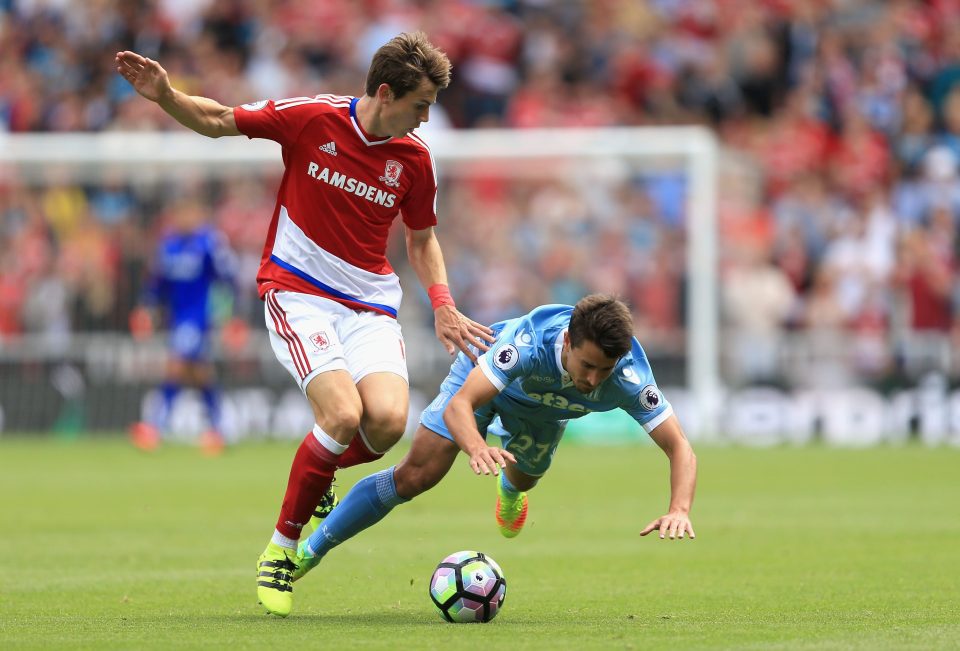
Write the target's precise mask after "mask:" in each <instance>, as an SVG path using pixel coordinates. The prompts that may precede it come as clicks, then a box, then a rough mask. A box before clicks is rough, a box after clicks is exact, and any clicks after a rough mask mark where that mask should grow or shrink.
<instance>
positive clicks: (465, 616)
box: [430, 551, 507, 624]
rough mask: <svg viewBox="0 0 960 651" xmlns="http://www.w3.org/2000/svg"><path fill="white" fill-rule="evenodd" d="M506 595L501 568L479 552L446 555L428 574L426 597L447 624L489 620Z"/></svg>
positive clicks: (501, 604) (497, 610)
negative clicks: (428, 581) (427, 593)
mask: <svg viewBox="0 0 960 651" xmlns="http://www.w3.org/2000/svg"><path fill="white" fill-rule="evenodd" d="M506 596H507V579H506V578H505V577H504V576H503V570H501V569H500V566H499V565H497V562H496V561H495V560H493V559H492V558H490V557H489V556H487V555H486V554H484V553H483V552H474V551H462V552H456V553H455V554H450V555H449V556H447V557H446V558H445V559H443V560H442V561H440V564H439V565H437V569H436V570H434V571H433V576H432V577H430V599H431V600H432V601H433V604H434V605H435V606H436V607H437V610H438V611H440V616H441V617H443V619H445V620H446V621H448V622H451V623H455V624H467V623H482V622H489V621H490V620H491V619H493V618H494V617H496V616H497V613H499V612H500V609H501V608H503V599H504V597H506Z"/></svg>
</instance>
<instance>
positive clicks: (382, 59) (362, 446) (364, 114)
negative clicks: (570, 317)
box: [116, 32, 493, 617]
mask: <svg viewBox="0 0 960 651" xmlns="http://www.w3.org/2000/svg"><path fill="white" fill-rule="evenodd" d="M116 64H117V71H118V72H119V73H120V74H121V75H123V77H124V78H125V79H126V80H127V81H128V82H130V84H131V85H132V86H133V87H134V88H135V89H136V90H137V92H138V93H139V94H140V95H142V96H143V97H145V98H146V99H148V100H150V101H153V102H156V103H157V104H158V105H159V106H160V107H161V108H162V109H163V110H164V111H166V112H167V113H168V114H170V115H171V116H172V117H173V118H175V119H176V120H177V121H178V122H180V123H181V124H182V125H184V126H186V127H188V128H190V129H192V130H194V131H196V132H197V133H200V134H203V135H206V136H210V137H212V138H217V137H220V136H236V135H246V136H248V137H250V138H269V139H270V140H274V141H276V142H278V143H280V145H282V147H283V161H284V166H285V170H284V175H283V180H282V181H281V184H280V189H279V190H278V193H277V203H276V207H275V208H274V212H273V220H272V221H271V223H270V229H269V232H268V233H267V238H266V244H265V245H264V249H263V257H262V259H261V265H260V270H259V273H258V275H257V283H258V286H259V292H260V297H261V298H262V299H263V300H264V302H265V321H266V325H267V330H268V331H269V333H270V341H271V344H272V346H273V350H274V352H275V353H276V355H277V358H278V359H279V360H280V362H281V363H282V364H283V365H284V366H285V367H286V368H287V370H288V371H289V372H290V374H291V375H292V376H293V377H294V379H295V380H296V381H297V383H298V384H299V385H300V387H301V389H302V390H303V391H304V393H305V394H306V396H307V399H308V400H309V402H310V406H311V407H312V408H313V413H314V418H315V422H316V424H315V425H314V428H313V431H312V432H310V433H308V434H307V436H306V438H304V440H303V443H302V444H301V445H300V447H299V449H298V450H297V453H296V456H295V457H294V459H293V463H292V466H291V468H290V477H289V479H288V483H287V490H286V494H285V495H284V499H283V504H282V506H281V509H280V516H279V518H278V519H277V523H276V529H275V531H274V534H273V537H272V538H271V540H270V543H269V544H268V545H267V548H266V550H265V551H264V552H263V554H262V555H261V556H260V558H259V559H258V561H257V597H258V598H259V600H260V602H261V603H262V604H263V605H264V607H265V608H266V609H267V611H268V612H270V613H272V614H275V615H280V616H282V617H285V616H287V615H288V614H289V613H290V610H291V607H292V601H293V588H292V586H291V581H290V577H291V573H292V572H293V570H294V569H296V546H297V541H298V539H299V538H300V532H301V529H302V528H303V525H304V524H306V523H307V522H308V521H309V519H310V516H311V515H313V513H314V509H315V508H317V505H318V504H320V503H321V500H323V499H324V498H325V497H327V496H328V495H329V493H328V491H329V489H330V485H331V482H332V481H333V476H334V473H335V471H336V469H337V468H338V467H340V468H344V467H347V466H351V465H355V464H357V463H364V462H367V461H372V460H374V459H377V458H379V457H381V456H382V455H383V454H384V453H385V452H386V451H387V450H388V449H389V448H390V447H391V446H392V445H393V444H394V443H396V442H397V441H398V440H399V439H400V437H401V436H402V435H403V432H404V428H405V427H406V422H407V409H408V401H409V392H408V386H407V368H406V360H405V356H404V347H403V337H402V335H401V332H400V326H399V324H398V323H397V320H396V316H397V309H398V308H399V306H400V297H401V289H400V284H399V281H398V278H397V275H396V274H395V273H394V272H393V269H392V268H391V266H390V263H389V262H388V261H387V258H386V246H387V236H388V232H389V228H390V225H391V223H392V222H393V220H394V219H395V218H396V216H397V214H398V213H399V214H401V215H402V216H403V223H404V225H405V227H406V228H405V231H406V244H407V255H408V258H409V260H410V264H411V266H412V267H413V269H414V271H415V272H416V274H417V277H418V278H419V280H420V282H421V283H422V284H423V286H424V287H425V288H426V289H427V292H428V294H429V296H430V299H431V302H432V304H433V308H434V320H435V325H436V333H437V337H438V338H439V339H440V341H441V342H442V343H443V344H444V346H445V347H446V348H447V350H448V352H450V353H451V354H454V353H455V352H456V351H457V349H459V350H461V351H463V352H464V353H465V354H467V355H469V356H470V357H471V358H474V355H473V354H472V353H471V352H470V350H469V348H468V344H471V343H479V344H480V346H481V350H486V348H487V346H486V345H485V344H484V342H485V341H486V342H492V341H493V338H492V336H491V334H490V333H491V331H490V329H489V328H487V327H485V326H483V325H480V324H478V323H476V322H474V321H472V320H470V319H468V318H466V317H464V316H463V315H462V314H460V312H458V311H457V309H456V306H455V305H454V302H453V300H452V298H451V297H450V292H449V289H448V288H447V277H446V269H445V266H444V262H443V255H442V253H441V250H440V245H439V243H438V241H437V238H436V235H435V234H434V230H433V227H434V226H435V225H436V223H437V217H436V193H437V177H436V172H435V170H434V164H433V158H432V156H431V153H430V149H429V147H428V146H427V145H426V143H424V141H423V140H422V138H421V137H420V136H419V135H418V134H417V133H416V131H415V129H416V128H417V127H418V126H419V125H420V124H421V123H423V122H426V121H427V120H428V118H429V114H430V106H431V105H432V104H434V103H435V102H436V101H437V93H438V92H439V91H440V89H442V88H445V87H446V86H447V85H448V84H449V82H450V61H449V60H448V59H447V57H446V55H445V54H444V53H443V52H442V51H440V50H438V49H437V48H436V47H434V46H433V45H432V44H431V43H430V42H429V41H428V40H427V38H426V36H425V35H424V34H423V33H422V32H417V33H412V34H400V35H399V36H397V37H395V38H393V39H392V40H390V42H388V43H387V44H385V45H384V46H383V47H381V48H380V49H379V50H378V51H377V52H376V54H374V57H373V60H372V61H371V64H370V69H369V71H368V73H367V80H366V89H365V91H366V92H365V94H364V95H363V96H361V97H359V98H356V97H346V96H339V95H315V96H313V97H292V98H288V99H281V100H275V101H274V100H264V101H259V102H253V103H251V104H244V105H243V106H238V107H235V108H230V107H227V106H223V105H221V104H219V103H218V102H216V101H214V100H211V99H207V98H204V97H197V96H189V95H186V94H184V93H182V92H180V91H178V90H176V89H174V88H172V87H171V85H170V81H169V79H168V77H167V73H166V71H165V70H164V69H163V68H162V67H161V66H160V64H159V63H157V62H156V61H153V60H151V59H147V58H145V57H143V56H140V55H139V54H136V53H134V52H119V53H117V55H116ZM358 433H359V436H356V435H357V434H358Z"/></svg>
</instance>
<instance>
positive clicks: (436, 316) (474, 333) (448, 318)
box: [433, 305, 495, 363]
mask: <svg viewBox="0 0 960 651" xmlns="http://www.w3.org/2000/svg"><path fill="white" fill-rule="evenodd" d="M433 320H434V324H435V326H436V330H437V339H439V340H440V343H442V344H443V346H444V348H446V349H447V352H448V353H450V354H451V355H456V354H457V351H458V350H461V351H463V353H464V354H465V355H466V356H467V357H469V358H470V360H471V361H472V362H474V363H476V361H477V356H476V354H475V353H474V352H473V351H472V350H470V346H475V347H477V348H479V349H480V351H486V350H490V346H489V344H492V343H493V342H494V341H495V338H494V336H493V330H491V329H490V328H488V327H487V326H485V325H482V324H480V323H477V322H476V321H473V320H471V319H468V318H467V317H465V316H463V315H462V314H460V312H459V310H457V308H455V307H453V306H452V305H441V306H440V307H438V308H437V309H436V310H434V312H433Z"/></svg>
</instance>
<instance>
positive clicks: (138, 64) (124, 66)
mask: <svg viewBox="0 0 960 651" xmlns="http://www.w3.org/2000/svg"><path fill="white" fill-rule="evenodd" d="M114 61H115V62H116V64H117V72H119V73H120V74H121V75H122V76H123V78H124V79H126V80H127V81H129V82H130V85H131V86H133V87H134V89H135V90H136V91H137V92H138V93H140V94H141V95H143V96H144V97H146V98H147V99H148V100H150V101H151V102H158V101H160V99H161V98H162V97H163V96H164V95H166V94H167V93H168V92H170V79H169V78H168V77H167V71H166V70H164V69H163V66H161V65H160V64H159V63H157V62H156V61H154V60H153V59H148V58H146V57H143V56H140V55H139V54H137V53H136V52H129V51H126V50H125V51H123V52H117V56H116V57H115V59H114Z"/></svg>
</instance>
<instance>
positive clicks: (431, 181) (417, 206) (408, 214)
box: [400, 141, 437, 231]
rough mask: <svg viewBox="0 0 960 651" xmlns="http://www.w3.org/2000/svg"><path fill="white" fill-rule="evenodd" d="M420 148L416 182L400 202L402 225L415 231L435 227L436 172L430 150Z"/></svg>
mask: <svg viewBox="0 0 960 651" xmlns="http://www.w3.org/2000/svg"><path fill="white" fill-rule="evenodd" d="M421 143H422V141H421ZM422 147H423V149H421V150H420V152H419V154H420V155H419V158H418V164H417V169H416V180H415V181H414V184H413V185H412V187H411V188H410V191H409V192H407V193H406V194H405V195H404V196H403V198H402V199H401V200H400V211H401V214H402V217H403V223H404V224H406V225H407V226H408V227H409V228H412V229H413V230H415V231H419V230H423V229H424V228H430V227H431V226H436V225H437V171H436V166H435V164H434V160H433V154H432V153H431V152H430V149H429V148H427V146H426V144H422Z"/></svg>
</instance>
